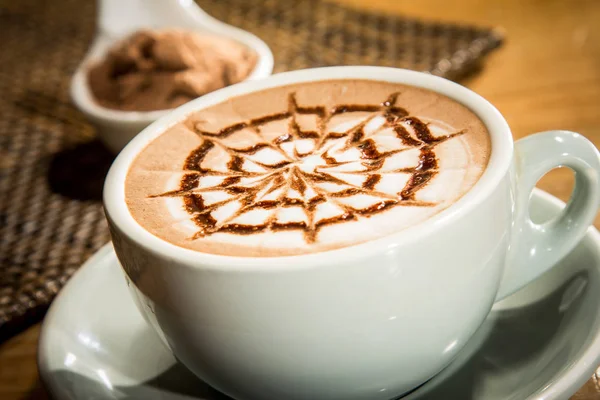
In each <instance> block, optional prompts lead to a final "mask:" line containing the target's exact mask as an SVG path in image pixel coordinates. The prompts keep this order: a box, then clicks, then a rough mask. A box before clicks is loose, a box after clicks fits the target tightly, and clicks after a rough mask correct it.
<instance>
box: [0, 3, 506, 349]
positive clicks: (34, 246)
mask: <svg viewBox="0 0 600 400" xmlns="http://www.w3.org/2000/svg"><path fill="white" fill-rule="evenodd" d="M199 3H200V4H201V6H202V7H203V8H204V9H205V10H206V11H207V12H209V13H210V14H212V15H214V16H215V17H217V18H219V19H222V20H224V21H227V22H229V23H231V24H233V25H237V26H239V27H241V28H244V29H247V30H249V31H252V32H254V33H256V34H257V35H258V36H260V37H261V38H263V39H264V40H266V41H267V42H268V44H269V45H270V46H271V48H272V50H273V53H274V54H275V61H276V68H275V69H276V71H284V70H290V69H298V68H306V67H314V66H323V65H338V64H377V65H388V66H397V67H405V68H412V69H417V70H426V71H431V72H433V73H435V74H438V75H442V76H447V77H452V78H456V77H458V76H460V75H461V74H463V73H465V72H466V71H468V70H469V68H470V67H472V66H473V65H475V62H476V61H477V60H479V59H480V58H481V57H482V56H483V55H484V54H485V53H486V52H488V51H490V50H491V49H493V48H495V47H496V46H498V45H499V44H500V38H499V37H498V36H497V35H496V34H494V33H493V32H492V31H490V30H487V29H477V28H472V27H461V26H455V25H447V24H444V25H442V24H433V23H424V22H420V21H416V20H413V19H410V18H399V17H392V16H389V15H376V14H366V13H363V12H360V11H355V10H352V9H348V8H345V7H342V6H340V5H336V4H333V3H326V2H321V1H319V0H305V1H298V2H292V1H288V0H199ZM94 21H95V4H94V3H93V2H89V1H79V0H45V1H43V0H20V1H12V0H0V93H1V94H0V151H1V154H0V238H1V242H0V268H1V269H0V342H1V340H2V339H3V338H5V337H7V336H8V335H10V333H12V332H14V330H15V329H21V328H22V327H25V326H27V325H28V324H31V323H33V322H36V321H37V320H39V318H40V317H41V315H42V314H43V312H44V311H45V309H46V307H47V305H48V304H49V303H50V301H51V300H52V299H53V297H54V296H55V295H56V293H57V292H58V290H59V289H60V288H61V287H62V286H63V285H64V283H65V282H66V281H67V279H68V278H69V277H70V276H71V275H72V274H73V272H75V270H76V269H77V268H78V267H79V266H80V265H81V264H82V262H83V261H85V259H87V258H88V257H89V256H90V255H91V254H92V253H93V252H94V251H96V250H97V249H98V248H99V247H100V246H101V245H102V244H104V243H105V242H107V241H108V240H109V236H108V231H107V227H106V225H105V222H104V216H103V212H102V208H101V204H100V194H101V186H102V181H103V179H104V175H105V173H106V171H107V169H108V166H109V165H110V162H111V161H112V156H111V155H110V154H109V153H108V152H107V151H106V150H105V149H104V148H103V147H102V146H101V145H100V144H99V143H98V142H97V141H95V140H94V130H93V128H92V127H91V126H90V125H89V124H88V123H87V122H86V120H85V119H84V117H83V116H82V115H81V114H80V113H79V112H77V111H76V110H75V109H74V108H73V107H72V106H71V104H70V100H69V96H68V86H69V81H70V77H71V74H72V73H73V71H74V70H75V68H76V67H77V64H78V63H79V61H80V59H81V58H82V57H83V55H84V53H85V51H86V48H87V46H88V44H89V43H90V40H91V39H92V36H93V33H94Z"/></svg>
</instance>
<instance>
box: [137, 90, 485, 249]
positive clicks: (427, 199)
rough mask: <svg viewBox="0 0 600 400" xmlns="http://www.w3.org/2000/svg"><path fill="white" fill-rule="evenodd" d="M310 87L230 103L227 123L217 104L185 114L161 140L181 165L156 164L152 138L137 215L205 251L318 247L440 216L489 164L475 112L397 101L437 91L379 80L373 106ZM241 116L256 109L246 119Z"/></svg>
mask: <svg viewBox="0 0 600 400" xmlns="http://www.w3.org/2000/svg"><path fill="white" fill-rule="evenodd" d="M353 83H354V84H355V85H357V84H359V83H360V82H358V83H357V82H353ZM363 84H364V82H363ZM312 85H314V86H316V84H312ZM307 86H308V89H310V86H311V85H303V86H301V87H298V88H295V87H289V88H287V90H285V93H282V92H281V91H282V90H284V89H283V88H279V89H278V90H279V92H278V93H276V96H275V97H276V98H278V99H280V100H284V101H283V107H281V108H279V107H277V108H279V109H278V110H277V109H276V107H275V106H272V107H273V108H275V111H274V112H270V113H264V112H263V113H260V114H258V113H251V112H250V113H246V112H244V113H240V112H239V110H235V109H236V100H238V99H233V101H232V102H231V104H229V107H230V108H231V109H230V110H229V113H227V114H226V115H227V118H224V119H223V118H221V117H222V115H223V111H219V109H218V106H217V112H215V114H214V115H213V114H211V113H210V109H209V110H207V111H205V112H203V111H201V112H199V113H197V114H195V115H192V116H190V117H189V118H188V119H187V120H186V121H184V122H183V123H181V124H179V125H178V126H176V127H175V128H172V129H171V131H167V133H166V134H164V135H163V136H161V137H159V139H157V140H156V141H155V142H160V141H161V139H163V140H162V144H163V145H165V147H163V149H164V150H166V151H167V154H166V157H167V158H173V157H172V156H175V154H176V156H175V157H174V158H177V157H179V158H180V160H181V161H180V164H179V165H180V166H179V168H173V167H174V166H175V165H176V162H175V161H176V160H175V159H173V160H167V161H166V164H174V165H169V168H163V167H160V166H159V165H158V164H160V163H164V161H160V160H152V157H161V153H160V150H159V149H160V147H162V146H161V145H159V144H158V143H156V146H154V144H155V143H151V144H150V145H149V146H148V148H147V150H148V151H144V152H142V154H141V156H140V157H139V158H138V160H137V161H141V164H142V165H140V166H139V168H137V169H136V166H135V165H134V167H133V168H132V170H131V171H130V175H129V176H128V188H129V189H131V190H130V196H129V199H128V200H129V201H128V204H129V207H130V210H132V213H133V214H134V217H136V219H137V220H138V222H140V223H142V225H143V226H144V227H146V228H147V229H149V230H150V231H151V232H152V233H154V234H156V235H158V236H161V237H163V238H166V239H167V240H170V241H172V242H174V243H175V244H178V245H180V246H184V247H189V248H192V249H196V250H199V251H206V252H211V253H218V254H231V255H262V256H274V255H284V254H300V253H305V252H314V251H323V250H327V249H331V248H337V247H341V246H346V245H350V244H353V243H360V242H363V241H365V240H370V239H373V238H377V237H381V236H383V235H386V234H390V233H393V232H395V231H398V230H400V229H404V228H406V227H408V226H410V225H414V224H415V223H418V222H420V221H422V220H424V219H427V218H429V217H431V216H432V215H435V214H436V213H437V212H439V211H440V210H441V209H443V208H445V207H447V206H448V205H449V204H451V202H453V201H455V200H456V199H457V198H458V197H460V196H461V195H462V194H463V193H464V191H465V186H466V189H468V188H469V187H470V186H472V185H473V184H474V182H475V180H476V179H477V178H478V177H479V175H480V174H481V172H482V169H483V167H484V166H485V165H484V164H483V165H482V162H481V161H478V160H477V157H475V156H474V155H473V154H472V153H473V149H476V146H475V145H473V143H475V141H473V137H474V135H475V134H479V136H477V137H476V139H477V140H478V141H479V142H482V141H485V140H489V139H488V138H487V133H486V132H485V130H484V129H483V134H485V135H486V136H484V137H483V138H484V139H482V136H481V134H482V132H481V131H482V128H483V126H482V124H481V123H480V121H479V120H478V119H475V120H474V121H473V120H467V122H468V123H466V124H465V123H463V124H461V126H458V127H457V126H454V125H452V124H449V123H448V122H446V121H444V120H441V119H440V118H439V116H440V115H439V113H437V114H436V113H419V114H418V115H417V114H416V113H412V112H411V104H410V103H404V102H402V101H401V99H402V98H403V97H404V96H405V93H406V92H407V91H408V92H409V93H411V94H412V95H413V96H412V97H415V93H416V95H419V94H420V95H422V96H424V97H423V99H421V103H423V100H424V99H429V97H427V95H430V96H431V94H432V92H427V91H424V90H422V89H416V88H408V87H402V88H398V87H395V88H394V87H388V91H387V93H386V92H385V91H384V90H383V89H384V87H381V88H379V90H376V91H375V92H376V93H377V94H379V95H380V97H379V99H378V100H375V101H373V100H371V101H370V102H364V103H363V102H358V101H356V100H358V99H356V98H352V96H348V98H349V99H350V100H355V101H352V102H343V101H334V100H344V96H339V99H337V98H335V97H336V96H330V97H328V98H327V101H324V102H323V103H316V102H315V101H314V100H313V101H310V100H311V98H310V96H307V94H310V93H307V92H310V91H309V90H307ZM388 86H389V85H388ZM315 88H316V87H315ZM390 89H392V90H390ZM394 89H395V90H394ZM249 96H252V95H249ZM364 97H371V96H364ZM417 98H418V96H417ZM440 98H441V96H439V95H434V97H433V99H434V100H439V99H440ZM241 99H242V98H241ZM302 99H308V101H307V102H303V101H302ZM443 100H445V101H447V102H451V100H449V99H446V98H443ZM279 103H281V101H280V102H279ZM306 103H308V104H306ZM451 104H452V106H453V107H454V108H455V109H456V110H455V111H460V112H461V113H463V114H465V113H467V112H468V113H470V112H469V111H468V110H467V109H465V108H464V107H462V106H460V105H458V104H456V103H454V102H452V103H451ZM425 105H427V103H425ZM222 107H224V106H222ZM457 107H458V108H457ZM242 108H243V107H242ZM257 108H263V109H264V108H265V107H264V106H262V107H260V106H257ZM421 108H422V107H421ZM451 108H452V107H451ZM234 110H235V111H234ZM243 114H246V115H247V114H251V116H250V117H249V118H239V117H240V116H241V115H243ZM459 115H460V113H459ZM468 116H472V117H473V118H476V117H474V115H472V114H470V115H468ZM236 117H237V118H236ZM436 117H437V118H436ZM222 120H225V121H227V123H226V124H225V123H223V122H222ZM473 122H475V123H473ZM472 131H474V132H472ZM169 133H170V134H171V136H172V137H171V139H170V140H171V141H177V140H178V139H179V141H181V140H182V139H183V138H185V139H184V140H183V142H185V143H184V144H182V143H177V144H173V143H171V142H169V143H167V142H166V139H165V137H166V136H169ZM470 136H471V137H470ZM465 138H466V140H465ZM479 142H477V143H479ZM477 143H475V144H477ZM153 146H154V147H153ZM488 146H489V145H488ZM170 148H173V151H171V150H170ZM185 149H187V151H186V150H185ZM487 151H488V152H489V149H487ZM171 153H172V154H171ZM162 156H163V157H164V155H162ZM487 156H488V155H487V154H485V155H484V160H485V162H487ZM481 158H482V157H479V160H481ZM474 160H475V161H476V162H475V161H474ZM137 161H136V162H137ZM153 161H154V162H153ZM153 182H154V183H153ZM161 189H162V190H161ZM133 199H135V200H133ZM148 207H150V208H151V210H150V211H148ZM152 210H153V211H152ZM149 213H152V214H155V215H150V214H149ZM156 213H158V214H156Z"/></svg>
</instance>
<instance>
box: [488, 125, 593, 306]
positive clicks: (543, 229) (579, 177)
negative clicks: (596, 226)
mask: <svg viewBox="0 0 600 400" xmlns="http://www.w3.org/2000/svg"><path fill="white" fill-rule="evenodd" d="M563 166H564V167H568V168H570V169H572V170H573V171H574V172H575V188H574V189H573V192H572V193H571V198H570V199H569V202H568V203H567V206H566V207H565V208H564V209H563V211H562V212H561V213H560V215H558V216H557V217H555V218H553V219H551V220H550V221H547V222H544V223H541V224H537V223H535V222H533V221H532V220H531V217H530V215H529V200H530V198H531V193H532V191H533V189H534V187H535V184H536V183H537V182H538V180H540V178H541V177H542V176H544V175H545V174H546V173H548V172H549V171H550V170H552V169H553V168H556V167H563ZM515 174H516V179H515V181H516V187H515V212H514V217H513V218H514V220H513V229H512V235H511V240H510V243H511V245H510V250H509V253H508V254H509V257H508V259H507V265H506V270H505V272H504V276H503V278H502V282H501V284H500V288H499V290H498V295H497V297H496V301H498V300H501V299H503V298H504V297H506V296H508V295H510V294H512V293H514V292H516V291H517V290H519V289H520V288H522V287H523V286H525V285H527V284H528V283H530V282H531V281H533V280H534V279H535V278H537V277H539V276H540V275H542V274H543V273H544V272H546V271H548V270H549V269H550V268H552V267H553V266H554V265H555V264H556V263H557V262H558V261H560V260H561V259H562V258H563V257H564V256H566V255H567V254H568V253H569V252H570V251H571V250H572V249H573V247H575V245H576V244H577V243H578V242H579V241H580V240H581V238H582V237H583V235H584V234H585V232H586V230H587V228H588V227H589V226H590V225H591V224H592V223H593V222H594V218H595V217H596V213H597V212H598V207H599V206H600V182H599V181H600V154H599V153H598V149H596V147H595V146H594V144H593V143H592V142H590V141H589V140H588V139H586V138H585V137H583V136H581V135H579V134H578V133H575V132H569V131H548V132H542V133H538V134H535V135H531V136H528V137H526V138H524V139H521V140H519V141H517V142H516V143H515Z"/></svg>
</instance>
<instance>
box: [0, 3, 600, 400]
mask: <svg viewBox="0 0 600 400" xmlns="http://www.w3.org/2000/svg"><path fill="white" fill-rule="evenodd" d="M337 1H340V2H344V3H347V4H350V5H353V6H356V7H360V8H368V9H372V10H377V11H384V12H390V13H402V14H405V15H412V16H418V17H423V18H426V19H438V20H445V21H456V22H466V23H472V24H477V25H481V26H497V27H501V28H502V29H503V30H504V32H505V34H506V43H505V44H504V46H503V47H502V48H501V49H499V50H498V51H496V52H494V54H492V55H491V56H490V57H489V58H488V59H486V61H485V62H484V64H483V65H482V69H481V71H479V73H477V74H475V75H474V76H472V77H469V78H467V79H466V80H464V81H463V82H462V83H463V84H465V85H466V86H468V87H470V88H471V89H473V90H475V91H476V92H478V93H479V94H481V95H483V96H484V97H486V98H487V99H488V100H490V101H491V102H492V103H493V104H495V105H496V107H498V109H499V110H500V112H501V113H502V114H504V116H505V117H506V119H507V120H508V123H509V124H510V126H511V128H512V132H513V135H514V137H515V139H518V138H521V137H523V136H526V135H528V134H531V133H535V132H539V131H544V130H549V129H568V130H573V131H576V132H579V133H581V134H583V135H585V136H587V137H588V138H589V139H591V140H592V141H593V142H594V143H595V144H596V146H600V24H599V22H600V1H598V0H587V1H586V0H562V1H561V0H545V1H540V0H502V1H481V0H419V1H415V0H337ZM572 185H573V179H572V175H571V173H570V171H569V170H564V169H563V170H555V171H553V172H551V173H550V174H548V175H547V176H546V177H544V178H543V179H542V180H541V181H540V183H539V186H540V187H541V188H542V189H544V190H547V191H548V192H550V193H552V194H554V195H556V196H558V197H560V198H561V199H563V200H564V199H567V198H568V196H569V193H570V191H571V188H572ZM596 226H597V227H600V218H597V219H596ZM39 329H40V327H39V325H36V326H33V327H32V328H30V329H28V330H27V331H25V332H23V333H21V334H20V335H18V336H16V337H14V338H12V339H10V340H9V341H7V342H5V343H4V344H2V345H0V399H3V400H17V399H32V400H41V399H47V398H48V397H47V394H46V393H45V391H44V390H43V388H42V387H41V385H40V383H39V381H38V376H37V370H36V362H35V357H36V344H37V339H38V334H39ZM599 387H600V384H599V383H598V382H597V380H596V377H593V378H592V379H590V381H589V382H588V383H587V384H586V386H585V387H584V388H582V390H581V391H580V392H579V393H578V394H577V395H575V396H574V397H573V398H572V400H584V399H585V400H592V399H600V389H599Z"/></svg>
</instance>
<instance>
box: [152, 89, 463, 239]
mask: <svg viewBox="0 0 600 400" xmlns="http://www.w3.org/2000/svg"><path fill="white" fill-rule="evenodd" d="M398 95H399V93H392V94H391V95H390V96H389V97H388V98H387V99H386V100H385V101H384V102H382V103H381V104H377V105H373V104H372V105H360V104H342V105H337V106H334V107H332V108H330V109H327V108H326V107H324V106H311V107H303V106H300V105H298V103H297V101H296V97H295V94H294V93H291V94H290V95H289V97H288V108H287V110H286V111H283V112H279V113H275V114H271V115H266V116H263V117H260V118H255V119H251V120H248V121H245V122H239V123H236V124H233V125H230V126H227V127H225V128H223V129H221V130H220V131H218V132H208V131H205V130H202V129H201V128H199V126H198V124H193V123H192V124H191V126H189V124H188V126H189V127H190V128H191V129H192V130H193V131H194V132H195V133H196V134H197V135H199V136H200V137H201V138H202V140H203V142H202V144H201V145H200V146H199V147H197V148H196V149H195V150H193V151H192V152H191V153H190V154H189V156H188V157H187V158H186V160H185V162H184V165H183V171H184V172H185V175H184V176H183V177H182V179H181V182H180V187H179V189H177V190H173V191H169V192H166V193H162V194H158V195H153V196H150V197H180V198H182V199H183V203H184V207H185V210H186V211H187V212H188V213H189V214H190V215H191V219H192V221H193V222H194V223H195V225H196V226H197V227H198V231H197V232H196V233H195V234H194V235H193V236H192V237H191V239H192V240H195V239H198V238H202V237H206V236H209V235H212V234H214V233H218V232H221V233H232V234H238V235H251V234H257V233H262V232H266V231H269V230H270V231H283V230H301V231H303V234H304V238H305V241H306V242H307V243H313V242H315V240H316V238H317V235H318V233H319V230H320V229H321V228H323V227H325V226H328V225H333V224H340V223H344V222H347V221H354V220H357V219H358V218H368V217H370V216H372V215H374V214H376V213H380V212H382V211H384V210H387V209H390V208H393V207H399V206H418V207H433V206H435V205H437V203H433V202H425V201H419V200H416V199H415V194H416V193H417V192H418V191H419V190H421V189H422V188H423V187H425V186H426V185H427V183H428V182H429V181H431V179H433V178H434V177H435V176H436V175H437V174H438V163H437V158H436V155H435V152H434V150H435V146H436V145H438V144H440V143H442V142H444V141H446V140H449V139H451V138H453V137H456V136H458V135H461V134H463V133H464V131H459V132H455V133H452V134H450V135H443V136H437V137H436V136H434V135H433V134H432V132H431V131H430V129H429V126H428V124H427V123H424V122H423V121H421V120H420V119H418V118H416V117H414V116H410V115H409V113H408V112H407V111H406V110H405V109H404V108H402V107H399V106H397V105H396V100H397V97H398ZM356 112H363V113H370V115H369V116H367V117H366V118H364V119H363V120H361V121H360V122H359V123H357V124H355V125H354V126H352V127H351V128H349V129H347V130H345V131H343V132H337V131H331V132H327V125H328V122H329V121H330V120H331V118H333V117H334V116H336V115H341V114H348V113H356ZM302 115H313V116H315V117H316V120H317V129H316V130H302V129H301V127H300V125H299V123H298V121H297V120H298V118H299V117H300V116H302ZM376 116H383V117H384V122H383V124H382V125H381V126H380V127H379V128H377V129H376V130H375V131H374V132H373V133H371V134H370V135H367V134H365V127H366V126H367V124H368V123H369V122H370V121H372V120H373V118H375V117H376ZM285 119H289V123H288V131H287V132H284V133H282V134H281V135H280V136H278V137H276V138H275V139H273V140H266V139H265V138H264V137H263V135H261V127H262V126H264V125H266V124H268V123H270V122H273V121H280V120H285ZM407 127H411V128H412V129H411V130H412V131H413V133H412V134H411V132H409V129H407ZM388 128H391V129H392V131H393V132H394V134H395V135H396V137H397V138H398V139H400V141H401V142H402V144H403V146H405V147H402V148H400V149H394V150H389V151H383V152H382V151H380V150H378V148H377V145H376V142H375V141H374V136H375V135H376V134H377V133H378V132H381V131H382V130H384V129H388ZM246 129H250V130H251V131H252V132H254V133H255V134H256V135H257V138H258V141H257V143H256V144H254V145H252V146H249V147H247V148H232V147H230V146H227V145H226V144H224V143H223V140H224V139H226V138H229V137H231V136H232V135H234V134H236V132H240V131H242V130H246ZM302 139H310V140H312V141H313V149H312V150H311V151H310V152H308V153H301V152H298V149H297V147H294V150H293V154H290V152H286V151H284V150H283V148H282V146H283V145H284V143H288V142H293V141H296V140H302ZM342 140H343V148H342V150H348V149H352V148H354V149H357V150H358V151H359V152H360V165H361V166H362V169H360V170H357V171H343V173H344V174H357V175H362V176H364V180H363V181H362V184H360V185H356V184H353V183H351V182H347V181H344V180H343V179H339V178H337V177H336V176H333V175H332V173H331V172H328V170H331V169H332V168H335V167H338V166H342V165H344V164H347V163H351V162H352V161H338V159H336V158H335V157H334V156H332V155H331V154H330V150H331V149H332V146H331V145H330V144H331V143H332V142H336V143H339V142H340V141H342ZM218 147H220V148H221V149H222V150H224V151H226V152H227V153H228V154H229V156H230V159H229V161H228V163H227V172H223V171H218V170H213V169H210V168H205V167H202V166H201V165H202V161H203V160H204V159H205V158H206V157H207V155H208V154H209V153H210V152H211V151H213V150H214V149H216V148H218ZM265 148H270V149H272V150H275V151H276V152H277V153H279V154H281V155H282V157H283V158H284V160H283V161H280V162H277V163H276V164H265V163H261V162H259V161H257V160H250V159H249V157H251V156H252V155H254V154H256V153H257V152H259V151H261V150H262V149H265ZM411 149H418V150H419V162H418V165H416V166H414V167H410V168H399V169H394V170H390V171H385V172H382V171H381V168H382V166H383V165H384V163H385V161H386V159H388V158H389V157H391V156H393V155H394V154H397V153H400V152H402V151H406V150H411ZM309 156H318V157H320V159H321V161H322V164H321V165H319V166H317V167H316V168H314V170H313V171H305V170H303V169H302V168H300V167H299V164H301V163H302V162H303V159H306V158H307V157H309ZM246 161H251V162H252V163H254V164H255V165H259V166H260V167H261V168H262V169H263V170H264V172H255V171H248V170H246V169H244V168H243V165H244V163H245V162H246ZM385 173H403V174H409V178H408V180H407V182H406V184H405V185H404V187H403V189H402V190H401V191H399V192H398V193H396V194H395V195H392V194H390V193H386V192H383V191H379V190H377V189H376V185H377V183H378V182H380V180H381V179H382V174H385ZM203 176H216V177H222V178H223V179H222V181H221V182H220V183H218V184H216V185H214V186H210V187H199V183H200V179H201V178H202V177H203ZM244 179H246V180H248V181H249V182H246V183H244V182H243V180H244ZM322 183H332V184H336V185H338V186H340V187H341V190H336V191H328V190H325V189H323V188H322V187H320V186H319V185H320V184H322ZM290 189H292V190H294V191H295V192H296V193H299V194H300V195H301V198H297V197H288V192H289V190H290ZM216 191H220V192H225V193H227V194H228V195H229V196H231V197H230V198H228V199H225V200H222V201H217V202H214V203H212V204H206V201H205V199H204V198H203V196H202V195H203V193H206V192H216ZM274 192H278V193H279V194H278V195H277V196H276V197H275V198H272V199H269V200H265V199H264V198H265V197H267V196H268V195H269V194H272V193H274ZM309 192H310V193H309ZM307 195H310V197H308V196H307ZM356 195H368V196H371V197H373V198H375V199H377V200H376V201H375V202H374V203H373V204H371V205H369V206H367V207H364V208H357V207H353V206H350V205H348V204H345V203H344V202H343V200H344V199H345V198H350V197H352V196H356ZM235 201H237V202H239V208H238V209H237V211H235V212H234V213H233V214H232V215H230V216H228V217H227V218H225V219H223V220H222V221H218V220H217V219H216V218H215V217H214V216H213V215H212V213H213V211H215V210H217V209H218V208H220V207H223V206H226V205H227V204H229V203H231V202H235ZM325 202H331V203H332V204H335V205H336V206H337V207H339V209H340V210H341V213H339V214H338V215H335V216H333V217H330V218H324V219H320V220H317V219H316V218H315V213H316V209H317V207H318V205H319V204H321V203H325ZM286 207H301V208H302V210H303V212H304V214H305V217H306V218H305V219H304V220H302V221H287V222H281V221H278V220H277V217H276V212H277V210H278V209H281V208H286ZM257 209H262V210H271V211H272V212H271V213H270V215H269V217H268V218H266V220H265V221H264V222H263V223H261V224H258V225H251V224H241V223H235V222H234V220H235V219H236V218H237V217H239V216H241V215H243V214H244V213H247V212H250V211H253V210H257Z"/></svg>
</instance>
